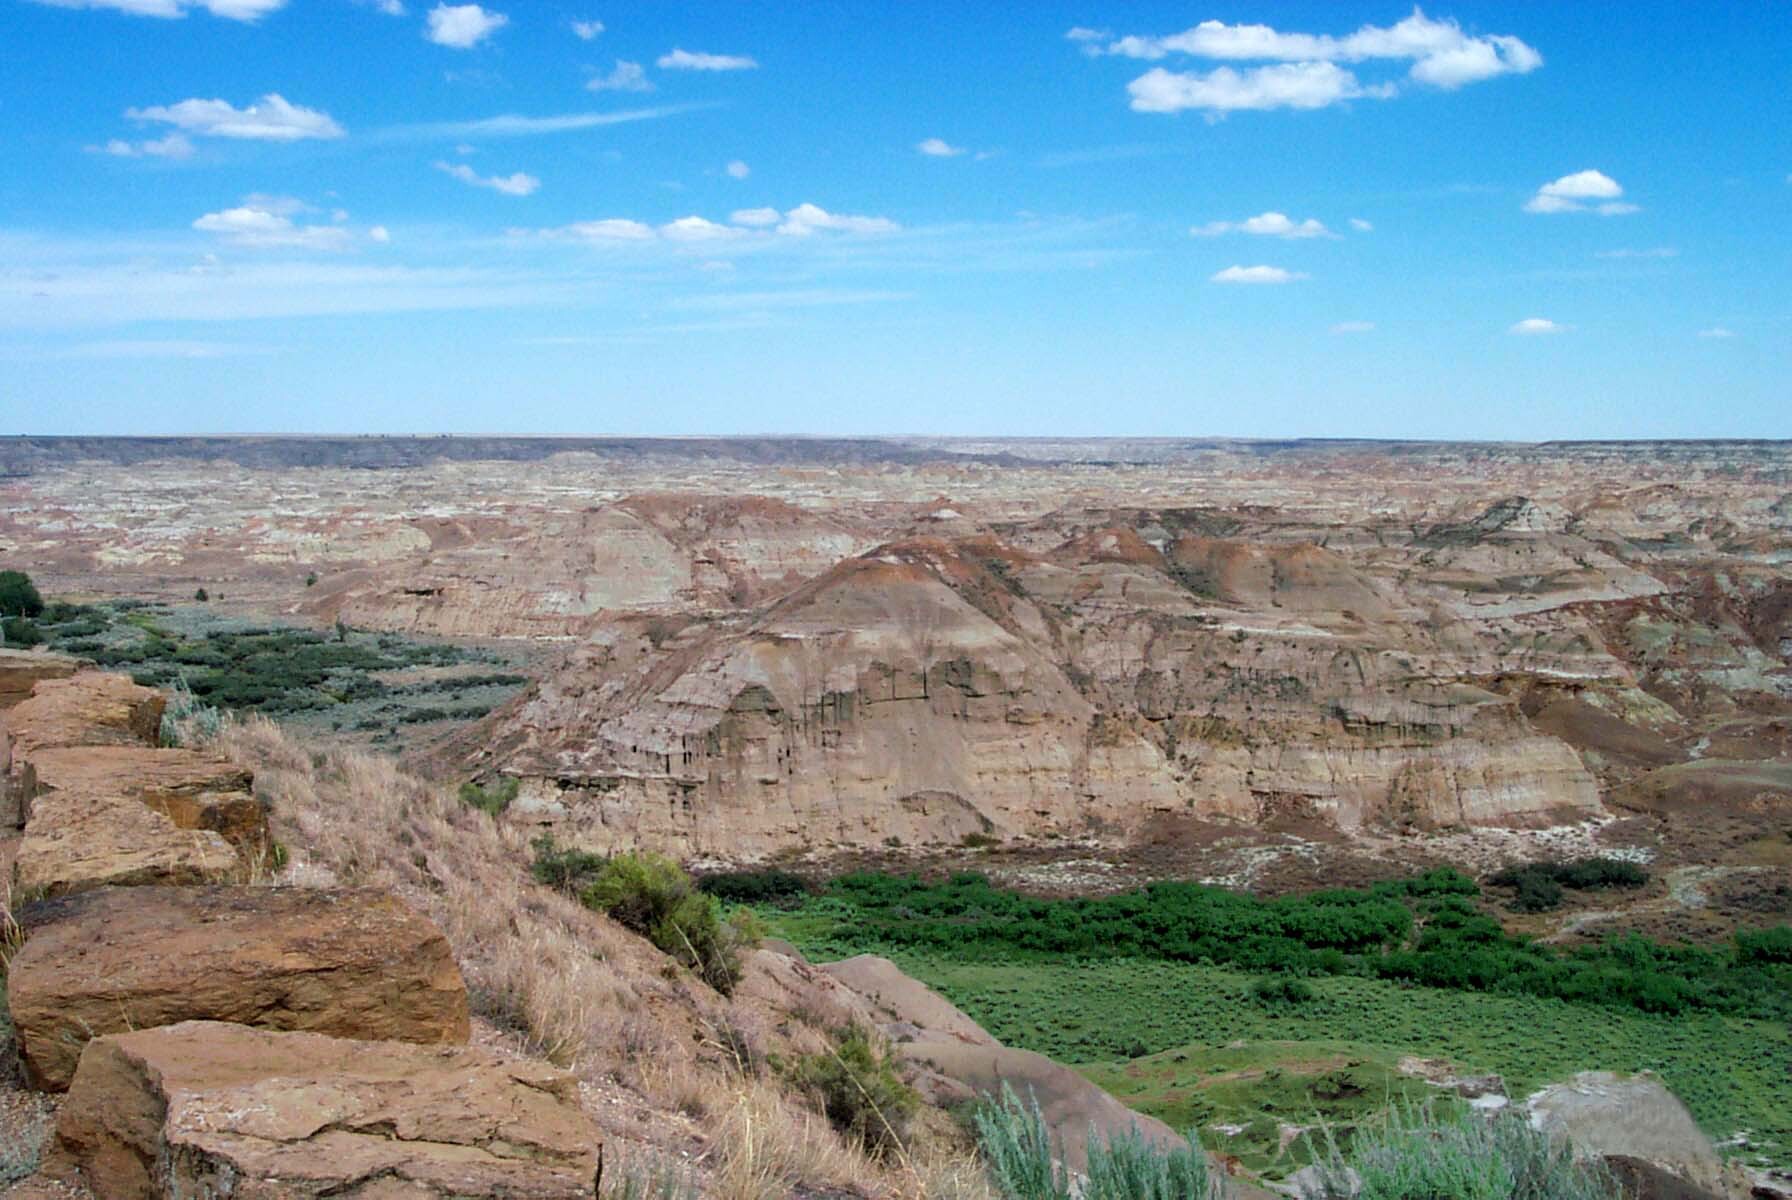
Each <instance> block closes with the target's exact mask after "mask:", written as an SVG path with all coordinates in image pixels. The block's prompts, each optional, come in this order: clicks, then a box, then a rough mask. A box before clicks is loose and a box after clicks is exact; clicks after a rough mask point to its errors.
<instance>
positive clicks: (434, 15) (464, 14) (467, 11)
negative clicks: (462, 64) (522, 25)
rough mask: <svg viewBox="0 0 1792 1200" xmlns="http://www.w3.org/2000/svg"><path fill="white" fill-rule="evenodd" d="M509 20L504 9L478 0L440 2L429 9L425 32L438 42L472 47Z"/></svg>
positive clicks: (445, 44) (508, 22)
mask: <svg viewBox="0 0 1792 1200" xmlns="http://www.w3.org/2000/svg"><path fill="white" fill-rule="evenodd" d="M508 24H510V18H509V17H507V16H505V15H504V14H503V13H501V12H492V11H490V10H489V9H485V8H481V7H480V6H479V5H477V4H438V5H436V6H435V7H434V8H432V9H430V10H429V26H428V29H427V30H425V32H424V35H423V36H424V37H426V38H428V39H429V40H430V41H432V42H434V43H435V44H436V45H438V46H448V47H450V48H452V49H455V50H471V49H472V48H473V47H474V46H477V45H478V44H479V43H480V42H483V41H484V40H485V39H486V38H488V37H490V36H491V35H492V34H494V33H496V32H497V31H498V30H500V29H502V28H504V26H506V25H508Z"/></svg>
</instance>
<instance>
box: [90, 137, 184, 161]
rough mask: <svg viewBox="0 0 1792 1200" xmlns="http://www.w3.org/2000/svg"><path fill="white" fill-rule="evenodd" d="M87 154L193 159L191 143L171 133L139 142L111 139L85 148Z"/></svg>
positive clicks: (115, 156)
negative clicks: (103, 143)
mask: <svg viewBox="0 0 1792 1200" xmlns="http://www.w3.org/2000/svg"><path fill="white" fill-rule="evenodd" d="M87 152H88V153H89V154H110V155H111V156H112V157H113V158H171V159H176V160H181V159H188V158H192V157H193V143H192V142H190V141H188V140H187V138H186V135H184V134H180V133H171V134H169V135H168V136H167V137H164V138H150V139H148V140H146V141H141V142H127V141H125V140H124V139H123V138H113V139H111V140H110V141H108V142H107V143H106V144H105V145H103V146H89V147H87Z"/></svg>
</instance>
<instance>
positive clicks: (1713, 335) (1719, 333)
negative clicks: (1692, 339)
mask: <svg viewBox="0 0 1792 1200" xmlns="http://www.w3.org/2000/svg"><path fill="white" fill-rule="evenodd" d="M1699 336H1700V337H1702V338H1709V339H1713V340H1717V341H1721V340H1723V339H1724V338H1733V337H1735V336H1736V335H1735V334H1734V333H1732V332H1730V331H1729V330H1728V329H1725V328H1724V327H1723V326H1721V325H1714V326H1712V327H1711V328H1710V329H1701V330H1699Z"/></svg>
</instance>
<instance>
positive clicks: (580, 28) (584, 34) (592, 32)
mask: <svg viewBox="0 0 1792 1200" xmlns="http://www.w3.org/2000/svg"><path fill="white" fill-rule="evenodd" d="M603 31H604V23H603V22H602V21H574V22H573V23H572V35H573V36H574V37H576V38H578V39H579V40H580V41H581V42H588V41H590V40H591V39H592V38H594V37H596V36H597V35H598V34H600V33H602V32H603Z"/></svg>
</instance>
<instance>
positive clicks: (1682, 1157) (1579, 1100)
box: [1525, 1071, 1749, 1200]
mask: <svg viewBox="0 0 1792 1200" xmlns="http://www.w3.org/2000/svg"><path fill="white" fill-rule="evenodd" d="M1525 1107H1526V1108H1527V1109H1528V1111H1529V1112H1530V1117H1531V1124H1532V1125H1533V1126H1535V1127H1536V1128H1538V1129H1541V1130H1543V1131H1544V1132H1546V1133H1550V1134H1555V1135H1558V1136H1561V1137H1565V1138H1567V1139H1568V1140H1569V1141H1570V1142H1572V1143H1573V1144H1574V1147H1575V1149H1576V1150H1578V1151H1580V1152H1581V1153H1583V1154H1591V1155H1597V1156H1599V1157H1601V1158H1613V1157H1617V1158H1628V1159H1637V1160H1640V1161H1642V1162H1646V1163H1648V1164H1650V1165H1651V1166H1653V1167H1656V1168H1659V1169H1662V1170H1665V1171H1668V1172H1671V1173H1672V1174H1675V1175H1678V1176H1680V1177H1681V1178H1682V1179H1684V1180H1686V1181H1687V1182H1688V1183H1691V1184H1692V1185H1693V1186H1694V1187H1696V1188H1699V1189H1702V1190H1703V1191H1705V1192H1709V1193H1713V1194H1715V1195H1718V1196H1724V1197H1736V1198H1737V1200H1740V1198H1741V1197H1746V1196H1747V1195H1748V1190H1749V1189H1748V1184H1747V1181H1746V1178H1745V1177H1744V1176H1743V1174H1742V1173H1741V1171H1740V1169H1737V1168H1730V1167H1726V1166H1725V1164H1724V1162H1723V1160H1722V1159H1721V1158H1720V1157H1719V1156H1718V1153H1717V1150H1716V1148H1715V1147H1714V1146H1712V1144H1711V1139H1710V1138H1708V1137H1706V1136H1705V1133H1704V1131H1703V1130H1701V1129H1700V1128H1699V1126H1698V1122H1696V1121H1694V1120H1693V1117H1692V1114H1691V1113H1690V1112H1688V1111H1687V1109H1686V1105H1684V1104H1682V1103H1681V1102H1680V1099H1679V1097H1677V1096H1675V1095H1674V1094H1673V1093H1672V1092H1670V1091H1668V1089H1667V1088H1665V1087H1663V1086H1662V1084H1661V1081H1660V1080H1658V1079H1656V1078H1655V1077H1654V1076H1653V1075H1647V1074H1644V1075H1630V1076H1625V1075H1617V1074H1614V1073H1612V1072H1610V1071H1583V1072H1581V1073H1580V1074H1579V1075H1576V1076H1575V1077H1574V1078H1573V1079H1571V1080H1569V1081H1567V1082H1566V1083H1558V1084H1553V1085H1551V1086H1550V1087H1547V1088H1544V1089H1543V1090H1542V1091H1540V1092H1537V1093H1536V1094H1535V1095H1533V1096H1531V1097H1530V1098H1529V1099H1527V1100H1526V1101H1525Z"/></svg>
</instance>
